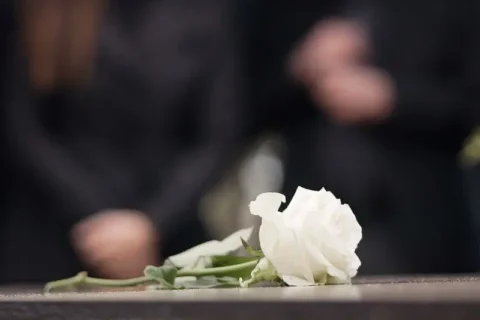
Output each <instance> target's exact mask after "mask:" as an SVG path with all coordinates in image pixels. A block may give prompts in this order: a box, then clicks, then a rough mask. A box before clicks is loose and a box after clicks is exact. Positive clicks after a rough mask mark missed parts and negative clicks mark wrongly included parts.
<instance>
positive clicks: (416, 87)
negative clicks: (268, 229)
mask: <svg viewBox="0 0 480 320" xmlns="http://www.w3.org/2000/svg"><path fill="white" fill-rule="evenodd" d="M351 4H352V6H347V8H348V10H350V11H348V10H346V11H344V12H347V11H348V14H347V15H344V16H343V17H340V18H337V19H335V18H331V19H321V18H322V13H319V15H318V16H319V18H318V20H317V21H319V20H320V21H321V22H319V23H312V26H311V28H310V30H309V31H306V32H305V33H304V35H303V36H300V37H299V38H298V40H299V41H297V43H295V42H293V43H292V42H291V46H290V51H289V52H290V54H291V60H288V59H284V65H281V66H280V67H281V70H289V71H290V72H291V73H292V76H293V78H294V79H296V80H297V81H298V84H299V85H298V86H297V87H295V85H291V86H290V88H291V89H290V92H293V91H294V90H297V91H301V90H305V91H307V92H306V93H307V94H306V95H305V98H304V100H303V101H301V100H300V99H298V98H297V99H293V98H292V99H290V100H289V101H288V103H286V104H288V105H289V106H290V111H289V112H290V114H291V115H293V114H294V113H296V112H297V110H299V109H304V110H310V112H312V110H313V109H314V108H313V107H315V108H316V109H317V110H318V114H317V115H315V116H312V117H311V118H310V119H308V120H307V119H304V120H303V121H299V122H298V123H297V124H288V123H287V125H288V126H289V128H292V127H293V126H295V127H296V130H295V131H292V130H291V129H284V130H283V131H284V133H285V136H286V142H287V146H288V148H289V149H290V151H289V152H288V154H287V173H286V177H287V181H286V190H285V192H286V193H287V195H289V196H291V195H292V193H293V188H294V186H296V185H302V186H305V187H307V188H312V189H318V188H321V187H323V186H325V187H326V188H327V189H329V190H331V191H333V192H334V193H335V194H336V195H337V196H338V197H340V198H341V199H342V200H343V201H345V202H347V203H349V204H350V205H351V206H352V208H353V211H354V212H355V213H356V215H357V217H358V219H359V222H360V224H361V225H362V226H363V230H364V231H363V234H364V239H363V240H362V242H361V244H360V247H359V250H358V254H359V256H360V258H361V259H362V267H361V269H360V272H361V273H363V274H382V273H383V274H393V273H459V272H474V271H477V270H478V263H479V260H478V254H479V253H480V251H479V250H478V243H477V239H476V237H475V235H474V233H473V230H474V227H473V225H472V221H473V220H472V217H471V215H470V213H469V211H468V210H467V209H466V201H465V197H464V192H463V188H462V184H463V183H462V174H461V169H460V167H459V165H458V163H457V155H458V152H459V150H460V149H461V147H462V145H463V141H464V139H465V138H466V137H467V135H468V133H469V132H470V131H471V129H472V127H473V125H474V123H475V121H476V120H478V119H475V113H476V112H477V110H476V108H478V107H477V106H476V103H477V102H476V100H477V95H476V92H475V91H476V90H477V88H478V85H479V84H480V82H479V80H480V79H479V78H478V77H479V75H480V68H479V62H480V59H478V53H479V51H478V49H479V47H478V45H479V41H478V37H477V36H478V32H479V31H480V26H479V25H478V23H477V22H476V21H478V19H477V18H478V16H480V15H479V13H480V11H479V10H478V8H477V4H474V3H473V2H471V3H468V2H467V1H462V2H453V1H450V0H442V1H436V2H433V1H426V0H424V1H417V2H416V3H415V4H414V5H413V7H412V4H411V3H407V2H405V1H397V0H388V1H369V2H366V3H365V6H363V4H362V3H361V1H356V2H355V1H353V2H351ZM303 8H307V5H306V4H305V6H304V7H303ZM310 8H311V9H312V10H313V7H310ZM292 10H293V9H292ZM297 12H298V11H297ZM297 20H298V17H297V19H295V20H290V27H291V28H295V26H294V25H295V24H296V21H297ZM285 28H287V26H285ZM297 44H298V45H297ZM284 72H285V71H284ZM284 78H287V79H288V76H284ZM295 88H296V89H295ZM285 91H287V90H283V92H285ZM283 92H282V94H279V95H278V96H280V95H284V93H283ZM291 96H293V95H291ZM275 107H278V104H273V103H272V105H270V106H269V109H270V110H273V108H275ZM287 108H288V107H287ZM286 113H288V111H287V112H286ZM290 119H293V116H292V117H291V118H290ZM292 132H293V133H292ZM300 146H301V147H300ZM289 168H290V171H291V173H290V174H289V173H288V170H289Z"/></svg>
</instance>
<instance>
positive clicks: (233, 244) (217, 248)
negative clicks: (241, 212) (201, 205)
mask: <svg viewBox="0 0 480 320" xmlns="http://www.w3.org/2000/svg"><path fill="white" fill-rule="evenodd" d="M252 231H253V228H247V229H242V230H239V231H237V232H235V233H233V234H231V235H230V236H228V237H227V238H225V239H224V240H222V241H218V240H213V241H208V242H205V243H202V244H200V245H198V246H195V247H193V248H191V249H188V250H187V251H184V252H182V253H179V254H177V255H174V256H171V257H169V258H168V259H167V262H166V264H168V265H171V266H175V267H177V268H186V267H188V266H191V265H193V264H194V263H195V262H196V261H197V260H198V259H199V257H202V256H216V255H219V256H221V255H228V254H231V253H232V252H235V251H237V250H238V249H240V248H241V247H242V246H241V244H239V243H238V238H247V239H249V238H250V236H251V234H252Z"/></svg>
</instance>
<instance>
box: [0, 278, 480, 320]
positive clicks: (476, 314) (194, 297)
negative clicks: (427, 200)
mask: <svg viewBox="0 0 480 320" xmlns="http://www.w3.org/2000/svg"><path fill="white" fill-rule="evenodd" d="M28 290H29V289H25V288H17V289H15V288H5V289H4V290H1V291H0V319H11V320H14V319H71V320H74V319H86V320H88V319H92V320H93V319H228V320H234V319H246V318H250V319H262V320H263V319H265V320H266V319H276V320H279V319H295V320H296V319H314V318H321V319H322V320H329V319H352V320H353V319H355V320H361V319H372V320H377V319H378V320H397V319H398V320H399V319H408V320H415V319H422V320H424V319H427V318H432V319H436V320H443V319H445V320H446V319H475V320H477V319H480V277H475V276H464V277H428V278H425V277H407V278H405V277H385V278H363V279H358V280H356V281H355V284H354V285H338V286H325V287H307V288H251V289H206V290H182V291H161V292H96V293H78V294H50V295H42V294H41V293H38V292H39V291H38V289H32V290H30V291H28ZM35 291H37V293H35Z"/></svg>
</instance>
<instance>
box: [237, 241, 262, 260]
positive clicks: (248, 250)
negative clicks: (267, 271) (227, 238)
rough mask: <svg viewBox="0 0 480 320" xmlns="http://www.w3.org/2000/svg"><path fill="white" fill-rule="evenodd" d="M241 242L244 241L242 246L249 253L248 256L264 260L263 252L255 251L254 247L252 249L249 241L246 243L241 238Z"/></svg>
mask: <svg viewBox="0 0 480 320" xmlns="http://www.w3.org/2000/svg"><path fill="white" fill-rule="evenodd" d="M240 240H241V241H242V245H243V247H244V248H245V250H246V251H247V252H248V254H250V255H251V256H254V257H258V258H263V257H264V255H263V252H262V250H255V249H253V248H252V247H250V245H249V244H248V243H247V241H245V240H244V239H243V238H240Z"/></svg>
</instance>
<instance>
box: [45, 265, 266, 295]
mask: <svg viewBox="0 0 480 320" xmlns="http://www.w3.org/2000/svg"><path fill="white" fill-rule="evenodd" d="M257 262H258V261H257V260H254V261H249V262H245V263H240V264H236V265H232V266H226V267H218V268H205V269H181V270H178V273H177V278H178V277H205V276H218V277H225V276H229V275H234V274H236V273H238V272H241V271H243V270H247V269H249V268H254V267H255V266H256V264H257ZM157 282H158V281H156V280H155V279H151V278H148V277H137V278H130V279H123V280H112V279H101V278H93V277H89V276H87V273H86V272H80V273H79V274H77V275H76V276H74V277H72V278H67V279H62V280H57V281H52V282H49V283H47V285H46V286H45V292H52V291H55V290H58V289H65V288H75V287H77V286H79V285H90V286H98V287H106V288H121V287H136V286H140V285H147V284H154V283H157Z"/></svg>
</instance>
